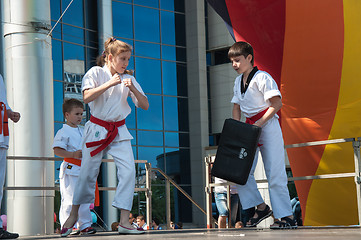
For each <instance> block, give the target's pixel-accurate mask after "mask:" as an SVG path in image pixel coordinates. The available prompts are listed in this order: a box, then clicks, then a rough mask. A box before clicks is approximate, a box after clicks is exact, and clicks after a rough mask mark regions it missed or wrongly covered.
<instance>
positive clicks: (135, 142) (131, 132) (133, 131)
mask: <svg viewBox="0 0 361 240" xmlns="http://www.w3.org/2000/svg"><path fill="white" fill-rule="evenodd" d="M129 133H130V134H131V135H132V137H133V139H132V140H131V143H132V146H134V145H137V135H136V134H137V133H136V131H135V130H129Z"/></svg>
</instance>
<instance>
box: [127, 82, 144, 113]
mask: <svg viewBox="0 0 361 240" xmlns="http://www.w3.org/2000/svg"><path fill="white" fill-rule="evenodd" d="M131 79H132V83H133V85H134V87H135V88H136V89H137V90H138V91H139V92H140V93H141V94H142V95H143V96H145V94H144V92H143V89H142V87H141V86H140V85H139V83H138V82H137V80H135V77H133V76H131ZM129 95H130V97H131V98H132V100H133V103H134V105H135V106H136V107H138V100H137V98H136V97H135V95H134V93H133V92H132V91H129ZM145 97H147V96H145Z"/></svg>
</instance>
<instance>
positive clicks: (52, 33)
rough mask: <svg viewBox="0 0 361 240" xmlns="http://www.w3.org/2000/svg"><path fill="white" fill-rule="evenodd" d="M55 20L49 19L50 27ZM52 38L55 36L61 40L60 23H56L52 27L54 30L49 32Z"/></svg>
mask: <svg viewBox="0 0 361 240" xmlns="http://www.w3.org/2000/svg"><path fill="white" fill-rule="evenodd" d="M55 23H56V22H54V21H51V27H54V25H55ZM51 35H52V38H53V39H54V38H56V39H59V40H61V24H60V23H58V25H56V27H55V28H54V30H53V31H52V32H51Z"/></svg>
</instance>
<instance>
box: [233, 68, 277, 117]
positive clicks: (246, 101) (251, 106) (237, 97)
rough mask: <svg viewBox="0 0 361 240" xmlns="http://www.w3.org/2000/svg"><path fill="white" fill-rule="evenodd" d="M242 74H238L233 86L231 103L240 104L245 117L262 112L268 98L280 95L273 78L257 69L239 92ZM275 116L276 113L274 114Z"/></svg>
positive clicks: (267, 103)
mask: <svg viewBox="0 0 361 240" xmlns="http://www.w3.org/2000/svg"><path fill="white" fill-rule="evenodd" d="M242 76H243V74H241V75H239V76H238V77H237V78H236V80H235V82H234V88H233V93H234V94H233V98H232V100H231V102H232V103H236V104H238V105H239V106H240V109H241V112H242V113H244V115H245V117H247V118H250V117H252V116H254V115H256V114H257V113H259V112H262V111H263V110H265V109H266V108H268V107H269V106H270V102H269V99H270V98H272V97H275V96H280V97H281V92H280V91H279V90H278V86H277V83H276V82H275V80H274V79H273V78H272V77H271V75H269V74H268V73H267V72H265V71H261V70H258V71H257V72H256V74H255V75H254V76H253V78H252V80H251V82H250V83H249V86H248V89H247V91H246V92H245V93H241V83H242ZM275 116H276V117H277V118H278V116H277V114H276V115H275Z"/></svg>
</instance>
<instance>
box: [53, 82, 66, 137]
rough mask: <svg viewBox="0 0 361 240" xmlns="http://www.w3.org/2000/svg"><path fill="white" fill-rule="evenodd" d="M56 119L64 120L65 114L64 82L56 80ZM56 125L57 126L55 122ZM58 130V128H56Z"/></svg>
mask: <svg viewBox="0 0 361 240" xmlns="http://www.w3.org/2000/svg"><path fill="white" fill-rule="evenodd" d="M53 83H54V121H57V122H64V116H63V96H64V91H63V83H62V82H58V81H54V82H53ZM55 126H57V125H56V124H55ZM55 131H57V129H55Z"/></svg>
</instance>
